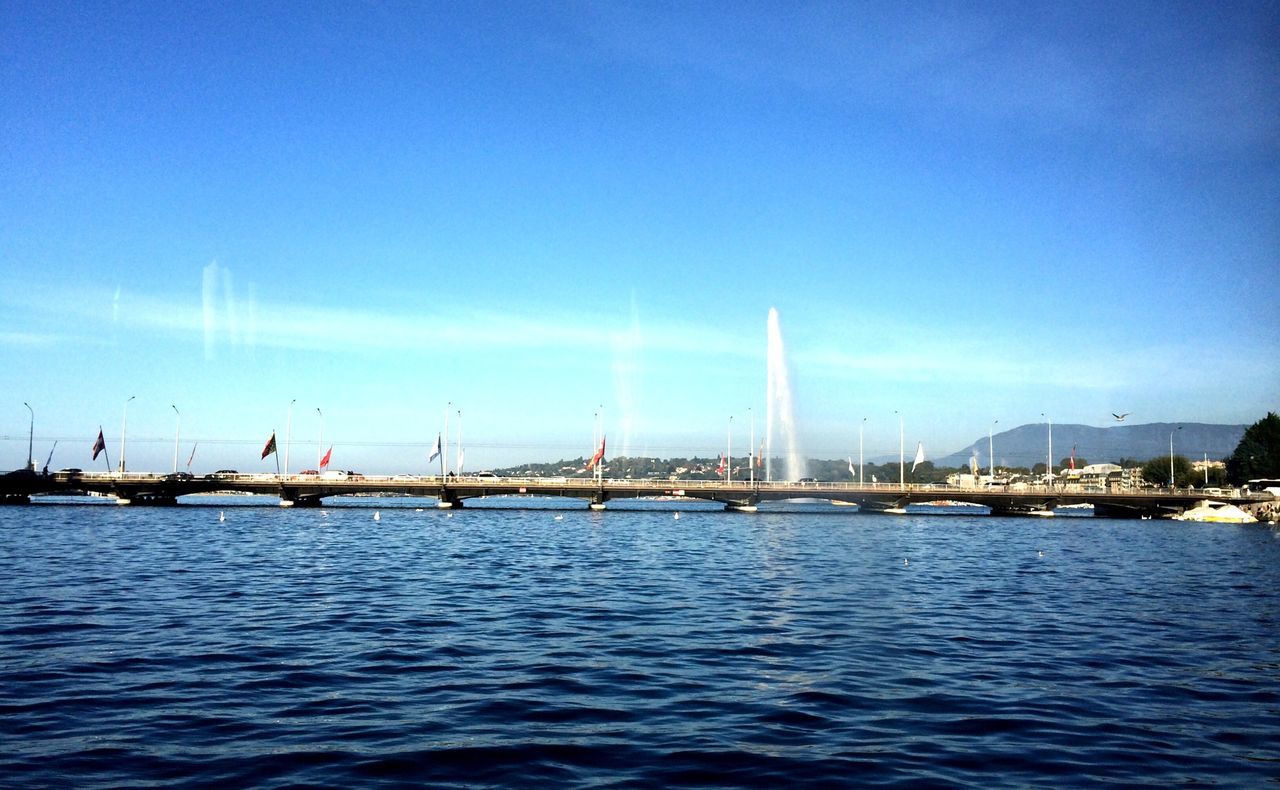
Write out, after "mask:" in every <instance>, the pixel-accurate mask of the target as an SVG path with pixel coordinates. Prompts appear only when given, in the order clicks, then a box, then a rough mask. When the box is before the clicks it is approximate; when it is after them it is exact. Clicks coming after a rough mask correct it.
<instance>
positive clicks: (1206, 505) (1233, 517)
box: [1173, 499, 1258, 524]
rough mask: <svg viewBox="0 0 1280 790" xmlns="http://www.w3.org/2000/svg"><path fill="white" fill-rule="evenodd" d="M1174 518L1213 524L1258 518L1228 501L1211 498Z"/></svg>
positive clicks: (1245, 521)
mask: <svg viewBox="0 0 1280 790" xmlns="http://www.w3.org/2000/svg"><path fill="white" fill-rule="evenodd" d="M1173 519H1174V521H1201V522H1208V523H1212V524H1253V523H1256V522H1257V520H1258V519H1256V518H1254V517H1253V516H1251V515H1249V514H1248V513H1246V512H1245V511H1243V510H1241V509H1240V508H1238V507H1236V506H1235V505H1231V504H1228V503H1226V502H1214V501H1213V500H1210V499H1204V500H1201V501H1199V502H1197V503H1196V506H1195V507H1193V508H1191V509H1190V510H1185V511H1183V512H1182V513H1179V514H1178V515H1176V516H1174V517H1173Z"/></svg>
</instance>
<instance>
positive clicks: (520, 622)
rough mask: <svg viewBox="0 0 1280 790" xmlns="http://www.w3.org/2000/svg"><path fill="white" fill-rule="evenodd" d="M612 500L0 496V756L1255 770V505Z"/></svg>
mask: <svg viewBox="0 0 1280 790" xmlns="http://www.w3.org/2000/svg"><path fill="white" fill-rule="evenodd" d="M420 504H421V503H420ZM498 504H500V503H495V505H498ZM611 507H612V508H613V509H611V510H609V511H607V512H604V513H591V512H588V511H586V510H585V508H584V507H583V506H582V505H581V504H577V503H548V504H547V505H546V507H545V508H543V509H534V510H523V509H512V508H504V507H486V508H484V509H481V508H480V507H474V508H468V509H465V510H462V511H458V512H455V513H447V512H442V511H438V510H436V509H434V508H431V507H429V506H427V507H421V509H419V506H415V505H412V504H410V505H406V504H405V500H383V501H381V502H379V501H374V500H368V499H366V500H361V501H358V502H355V503H335V504H334V505H332V506H330V507H327V508H326V509H324V510H323V511H320V510H282V509H280V508H277V507H244V506H235V504H234V501H228V502H227V503H226V505H225V506H215V507H192V506H180V507H177V508H143V507H116V506H109V505H108V506H90V505H82V506H58V505H35V506H26V507H24V506H15V507H8V508H3V509H0V777H5V778H4V779H3V780H0V784H6V785H22V786H79V787H85V786H104V785H112V786H116V785H119V786H124V785H128V786H147V785H151V786H166V787H168V786H173V785H177V784H224V785H238V786H244V785H255V786H265V787H272V786H294V785H303V784H312V785H327V786H351V785H378V784H386V785H393V784H400V783H408V782H417V783H424V784H432V785H444V784H463V785H477V784H480V785H483V784H519V785H528V784H533V783H542V784H545V783H554V784H557V785H598V784H623V785H626V784H635V785H692V784H707V783H714V784H726V785H738V784H750V785H772V784H782V783H785V784H792V785H797V784H858V785H908V784H909V785H912V786H918V785H928V784H933V785H952V784H955V785H969V786H983V787H986V786H991V785H1017V786H1023V785H1028V784H1046V785H1047V784H1053V785H1081V784H1101V783H1123V784H1151V785H1159V786H1165V785H1170V784H1175V783H1188V782H1190V783H1209V784H1222V785H1233V786H1254V787H1256V786H1258V785H1259V784H1266V783H1274V782H1277V781H1278V780H1280V745H1278V744H1280V533H1277V532H1276V531H1275V530H1273V529H1269V528H1267V527H1265V526H1257V525H1249V526H1224V525H1196V524H1177V523H1172V522H1153V521H1108V520H1102V519H1080V518H1058V519H1010V518H991V517H985V516H967V515H923V514H913V515H907V516H873V515H859V514H855V513H850V512H846V511H843V510H837V509H835V508H829V507H825V506H809V507H808V508H807V512H764V511H763V510H762V511H761V512H760V513H757V514H754V515H749V514H732V513H724V512H721V511H720V510H718V509H707V508H704V507H698V506H694V507H692V508H685V506H684V505H683V504H681V505H680V506H679V507H680V508H681V509H680V511H679V513H680V517H679V518H676V517H675V511H674V509H673V507H674V505H673V503H661V505H649V506H636V505H633V506H631V507H639V509H635V510H628V511H624V510H623V509H622V508H623V506H617V507H613V506H611ZM375 509H376V510H377V511H378V513H379V516H380V518H379V520H376V521H375V520H374V518H373V513H374V511H375ZM220 512H221V513H224V514H225V521H219V518H218V517H219V513H220Z"/></svg>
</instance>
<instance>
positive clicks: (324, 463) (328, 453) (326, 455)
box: [320, 445, 333, 472]
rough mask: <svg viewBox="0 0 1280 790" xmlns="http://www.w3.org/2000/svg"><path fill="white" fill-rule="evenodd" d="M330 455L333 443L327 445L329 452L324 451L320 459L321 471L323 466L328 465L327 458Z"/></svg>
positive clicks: (331, 454)
mask: <svg viewBox="0 0 1280 790" xmlns="http://www.w3.org/2000/svg"><path fill="white" fill-rule="evenodd" d="M332 456H333V445H329V452H327V453H325V454H324V458H321V459H320V471H322V472H323V471H324V469H325V467H326V466H328V465H329V459H330V458H331V457H332Z"/></svg>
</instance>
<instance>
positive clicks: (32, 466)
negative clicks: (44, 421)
mask: <svg viewBox="0 0 1280 790" xmlns="http://www.w3.org/2000/svg"><path fill="white" fill-rule="evenodd" d="M22 405H23V406H26V407H27V411H29V412H31V426H30V428H29V429H28V431H27V469H29V470H31V471H32V472H34V471H35V470H36V462H35V461H34V460H33V459H32V458H31V450H32V447H34V446H35V440H36V413H35V410H34V409H32V408H31V404H30V403H27V402H26V401H23V402H22Z"/></svg>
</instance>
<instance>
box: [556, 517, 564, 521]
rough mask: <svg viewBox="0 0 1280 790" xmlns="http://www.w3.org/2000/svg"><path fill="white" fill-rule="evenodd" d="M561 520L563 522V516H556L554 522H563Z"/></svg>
mask: <svg viewBox="0 0 1280 790" xmlns="http://www.w3.org/2000/svg"><path fill="white" fill-rule="evenodd" d="M563 520H564V516H556V521H563Z"/></svg>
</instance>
